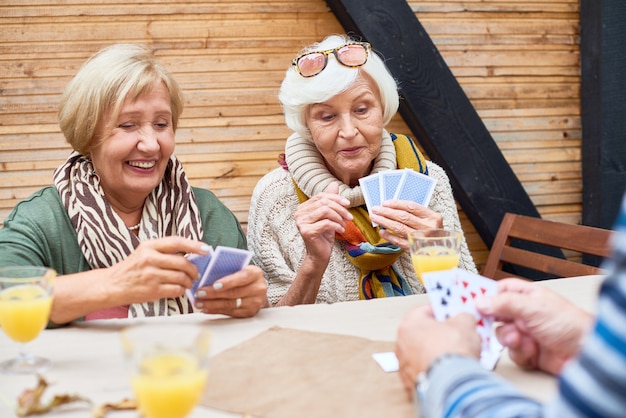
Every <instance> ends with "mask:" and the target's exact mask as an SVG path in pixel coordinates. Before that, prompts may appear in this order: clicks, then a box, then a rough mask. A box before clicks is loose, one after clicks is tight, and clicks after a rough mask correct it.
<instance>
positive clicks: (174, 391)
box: [132, 353, 208, 418]
mask: <svg viewBox="0 0 626 418" xmlns="http://www.w3.org/2000/svg"><path fill="white" fill-rule="evenodd" d="M139 368H140V370H139V371H138V372H137V374H136V375H135V376H133V377H132V386H133V390H134V392H135V397H136V398H137V405H138V408H139V410H140V411H141V413H142V414H143V415H145V416H146V417H147V418H183V417H186V416H187V415H188V414H189V413H190V412H191V411H192V410H193V408H194V407H195V406H196V404H197V403H198V402H199V401H200V397H201V396H202V391H203V389H204V385H205V383H206V381H207V377H208V370H202V369H200V368H199V365H198V361H197V360H196V359H194V358H193V357H190V356H188V355H185V354H169V353H168V354H156V355H154V356H151V357H147V358H145V359H144V360H142V361H141V364H140V365H139Z"/></svg>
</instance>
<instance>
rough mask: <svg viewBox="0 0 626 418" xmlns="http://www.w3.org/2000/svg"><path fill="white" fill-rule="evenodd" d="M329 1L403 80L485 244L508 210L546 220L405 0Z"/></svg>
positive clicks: (423, 135) (417, 121) (408, 100)
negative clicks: (542, 217)
mask: <svg viewBox="0 0 626 418" xmlns="http://www.w3.org/2000/svg"><path fill="white" fill-rule="evenodd" d="M326 3H327V4H328V5H329V7H330V8H331V10H332V11H333V13H334V14H335V16H337V19H338V20H339V22H340V23H341V24H342V25H343V27H344V29H345V30H346V32H347V33H352V34H355V35H357V36H360V37H362V38H364V39H365V40H367V41H369V42H370V43H371V44H372V46H373V48H374V49H375V50H376V51H377V52H379V53H380V54H381V55H382V56H383V57H384V59H385V60H386V64H387V66H388V67H389V70H390V71H391V72H392V74H393V75H394V77H395V78H396V79H397V80H398V81H399V86H400V91H401V95H402V100H401V105H400V113H401V114H402V117H403V118H404V120H405V121H406V123H407V125H408V126H409V128H410V129H411V130H412V131H413V134H414V135H415V136H416V139H417V140H418V142H419V143H420V144H421V145H422V147H423V148H424V150H425V151H426V153H427V154H428V156H429V157H430V158H431V159H432V160H433V161H435V162H436V163H438V164H439V165H441V166H442V167H443V168H444V169H445V170H446V172H447V174H448V176H449V177H450V181H451V183H452V187H453V190H454V193H455V197H456V199H457V201H458V202H459V204H460V205H461V207H462V208H463V211H464V212H465V213H466V214H467V217H468V218H469V219H470V221H471V222H472V224H473V225H474V227H475V228H476V230H477V231H478V233H479V234H480V236H481V237H482V239H483V240H484V242H485V243H486V244H487V245H488V246H489V247H491V244H492V243H493V240H494V237H495V235H496V232H497V230H498V227H499V226H500V222H501V221H502V217H503V216H504V214H505V213H506V212H512V213H518V214H523V215H528V216H535V217H540V215H539V213H538V211H537V209H536V208H535V206H534V204H533V203H532V201H531V200H530V198H529V197H528V194H527V193H526V191H525V190H524V188H523V187H522V184H521V183H520V181H519V180H518V178H517V176H516V175H515V173H514V172H513V170H512V169H511V167H510V166H509V164H508V163H507V161H506V160H505V159H504V156H503V155H502V152H501V151H500V149H499V148H498V146H497V144H496V143H495V141H494V140H493V138H492V137H491V134H490V133H489V131H488V130H487V128H486V127H485V125H484V123H483V122H482V120H481V119H480V117H479V116H478V114H477V112H476V110H475V109H474V107H473V105H472V104H471V102H470V101H469V99H468V98H467V96H466V95H465V92H464V91H463V89H462V88H461V86H460V85H459V83H458V81H457V80H456V78H455V77H454V75H453V74H452V72H451V71H450V69H449V68H448V66H447V65H446V63H445V61H444V59H443V57H442V56H441V54H440V53H439V51H438V50H437V47H436V46H435V45H434V43H433V42H432V40H431V39H430V37H429V36H428V34H427V33H426V30H425V29H424V27H423V26H422V24H421V23H420V22H419V20H418V19H417V17H416V16H415V13H414V12H413V11H412V10H411V8H410V7H409V5H408V4H407V3H406V1H405V0H385V1H384V2H381V1H380V0H327V1H326ZM534 250H537V249H536V248H534ZM539 251H540V252H541V251H542V250H539ZM543 252H546V250H543ZM547 252H549V253H551V254H553V255H557V256H559V255H560V256H562V253H560V252H556V253H553V252H552V251H551V250H547ZM538 278H539V277H538Z"/></svg>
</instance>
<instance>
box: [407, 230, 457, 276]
mask: <svg viewBox="0 0 626 418" xmlns="http://www.w3.org/2000/svg"><path fill="white" fill-rule="evenodd" d="M408 238H409V248H410V250H411V260H412V261H413V267H414V268H415V273H416V274H417V277H418V278H419V280H420V282H421V283H422V285H423V284H424V280H423V278H422V274H423V273H427V272H430V271H438V270H449V269H453V268H455V267H457V266H458V265H459V259H460V257H461V240H462V238H463V233H462V232H461V231H458V230H453V229H452V230H448V229H440V228H433V229H421V230H419V231H413V232H410V233H409V235H408Z"/></svg>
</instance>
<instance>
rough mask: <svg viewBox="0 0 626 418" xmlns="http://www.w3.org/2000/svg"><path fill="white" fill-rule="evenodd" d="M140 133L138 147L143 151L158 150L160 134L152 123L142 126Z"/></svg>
mask: <svg viewBox="0 0 626 418" xmlns="http://www.w3.org/2000/svg"><path fill="white" fill-rule="evenodd" d="M138 135H139V143H138V144H137V149H139V150H140V151H143V152H150V151H156V150H158V149H159V135H158V132H157V131H156V129H154V127H152V125H150V126H144V127H142V128H141V129H140V130H139V133H138Z"/></svg>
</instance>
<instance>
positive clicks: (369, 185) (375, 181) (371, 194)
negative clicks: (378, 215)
mask: <svg viewBox="0 0 626 418" xmlns="http://www.w3.org/2000/svg"><path fill="white" fill-rule="evenodd" d="M359 184H360V185H361V191H362V192H363V198H364V199H365V206H366V207H367V211H368V212H369V213H372V208H373V207H374V206H380V203H381V200H380V178H379V174H378V173H376V174H370V175H369V176H367V177H362V178H360V179H359ZM372 225H373V226H377V225H376V224H375V223H373V222H372Z"/></svg>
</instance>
